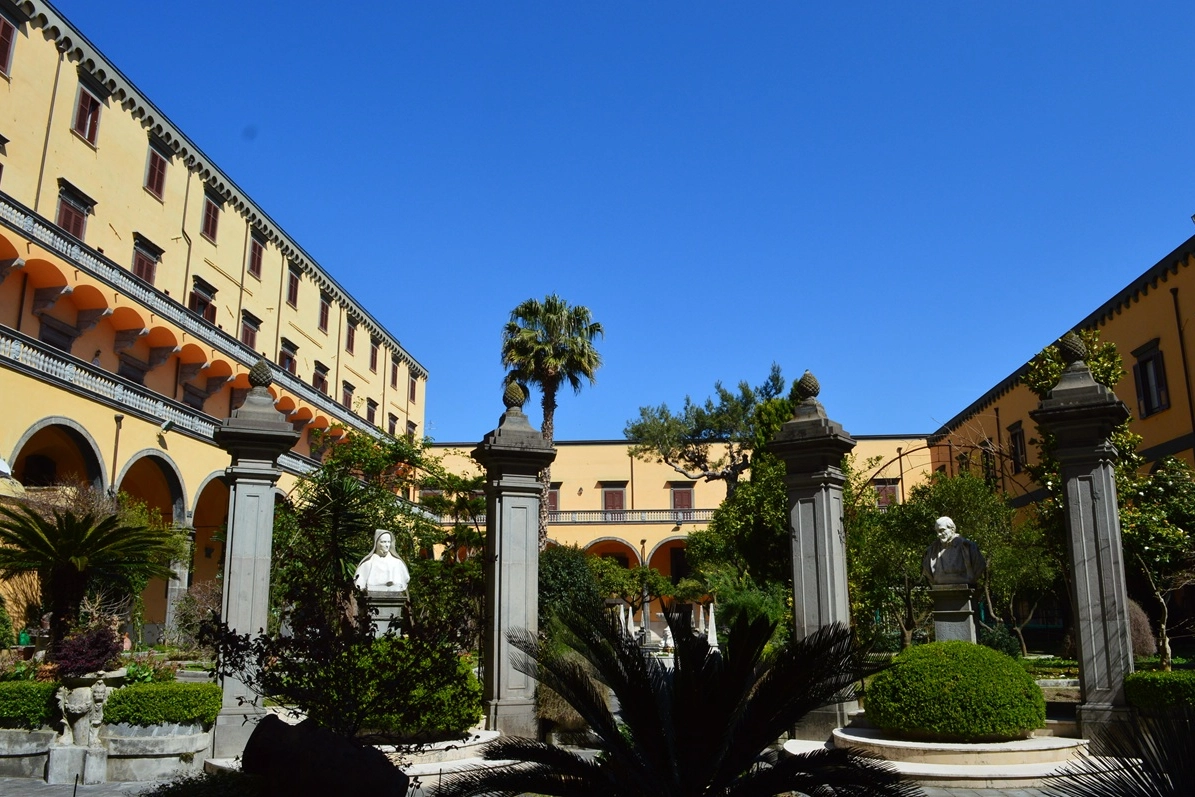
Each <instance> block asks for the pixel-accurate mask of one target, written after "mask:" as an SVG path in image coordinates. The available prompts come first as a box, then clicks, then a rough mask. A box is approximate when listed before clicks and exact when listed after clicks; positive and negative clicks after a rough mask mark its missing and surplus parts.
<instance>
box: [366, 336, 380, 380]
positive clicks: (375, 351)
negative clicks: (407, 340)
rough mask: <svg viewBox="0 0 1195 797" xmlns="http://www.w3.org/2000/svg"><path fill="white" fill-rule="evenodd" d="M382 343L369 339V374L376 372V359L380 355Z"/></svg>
mask: <svg viewBox="0 0 1195 797" xmlns="http://www.w3.org/2000/svg"><path fill="white" fill-rule="evenodd" d="M381 348H382V342H381V341H379V340H376V339H373V338H371V339H370V341H369V370H370V372H371V373H375V374H376V373H377V372H378V359H379V355H380V354H381Z"/></svg>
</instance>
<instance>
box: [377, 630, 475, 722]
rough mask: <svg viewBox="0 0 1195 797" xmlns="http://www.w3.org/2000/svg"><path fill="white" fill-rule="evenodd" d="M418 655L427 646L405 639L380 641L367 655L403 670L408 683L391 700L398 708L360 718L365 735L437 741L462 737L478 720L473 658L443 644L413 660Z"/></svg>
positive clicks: (388, 665) (423, 651)
mask: <svg viewBox="0 0 1195 797" xmlns="http://www.w3.org/2000/svg"><path fill="white" fill-rule="evenodd" d="M420 653H424V654H426V649H423V648H420V647H419V646H412V645H410V644H407V643H406V642H405V640H401V639H383V640H379V642H378V645H377V646H376V648H375V650H374V651H373V655H372V656H371V659H374V660H376V661H379V662H381V663H383V664H384V665H385V666H387V667H390V666H395V665H397V666H398V667H400V668H402V669H401V671H402V672H403V673H404V674H405V676H406V677H407V679H408V683H407V685H406V687H405V688H404V689H403V691H402V694H400V695H399V696H398V697H399V700H397V701H392V703H394V704H396V705H397V706H398V708H397V710H394V711H391V712H390V713H382V714H378V715H374V716H371V717H368V718H367V719H366V720H365V726H366V728H367V732H368V733H369V734H371V735H373V734H377V735H382V736H384V737H386V738H387V739H388V740H391V741H402V742H437V741H441V740H445V739H459V738H461V737H462V736H463V735H464V732H465V731H466V730H468V729H469V728H471V727H473V726H474V725H476V724H477V721H478V720H479V719H481V682H480V681H478V680H477V676H475V675H474V674H473V659H472V658H471V657H469V656H458V655H456V654H455V653H453V652H452V650H451V649H449V648H445V647H443V646H440V647H438V648H435V649H433V651H432V654H431V656H430V657H425V658H422V659H418V660H417V659H416V658H415V656H416V655H419V654H420ZM454 664H455V669H452V668H453V665H454Z"/></svg>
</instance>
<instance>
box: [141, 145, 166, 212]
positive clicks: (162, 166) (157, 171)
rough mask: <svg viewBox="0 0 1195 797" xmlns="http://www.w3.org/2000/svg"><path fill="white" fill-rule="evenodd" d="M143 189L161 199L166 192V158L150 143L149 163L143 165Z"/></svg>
mask: <svg viewBox="0 0 1195 797" xmlns="http://www.w3.org/2000/svg"><path fill="white" fill-rule="evenodd" d="M145 190H146V191H148V192H150V193H151V194H153V195H154V196H156V197H157V198H158V199H162V198H163V197H164V196H165V194H166V158H165V157H163V155H162V153H160V152H158V150H157V149H155V148H154V147H153V145H150V148H149V163H147V164H146V166H145Z"/></svg>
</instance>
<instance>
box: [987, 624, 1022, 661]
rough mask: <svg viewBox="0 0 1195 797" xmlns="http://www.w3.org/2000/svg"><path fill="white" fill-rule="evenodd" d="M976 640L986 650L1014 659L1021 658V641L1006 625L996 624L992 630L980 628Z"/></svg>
mask: <svg viewBox="0 0 1195 797" xmlns="http://www.w3.org/2000/svg"><path fill="white" fill-rule="evenodd" d="M978 638H979V644H981V645H983V646H984V647H986V648H991V649H992V650H998V651H1000V652H1001V653H1003V654H1004V655H1005V656H1010V657H1012V658H1014V659H1019V658H1021V640H1019V639H1017V638H1016V635H1015V634H1013V632H1012V631H1009V630H1008V626H1006V625H1003V624H997V625H995V626H993V627H992V628H986V627H983V626H980V629H979V634H978Z"/></svg>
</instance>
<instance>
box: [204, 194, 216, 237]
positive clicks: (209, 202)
mask: <svg viewBox="0 0 1195 797" xmlns="http://www.w3.org/2000/svg"><path fill="white" fill-rule="evenodd" d="M219 230H220V203H218V202H217V201H216V200H215V199H213V198H212V197H211V196H210V195H205V196H204V198H203V237H204V238H207V239H208V240H209V241H211V242H212V243H215V242H216V233H217V232H219Z"/></svg>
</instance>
